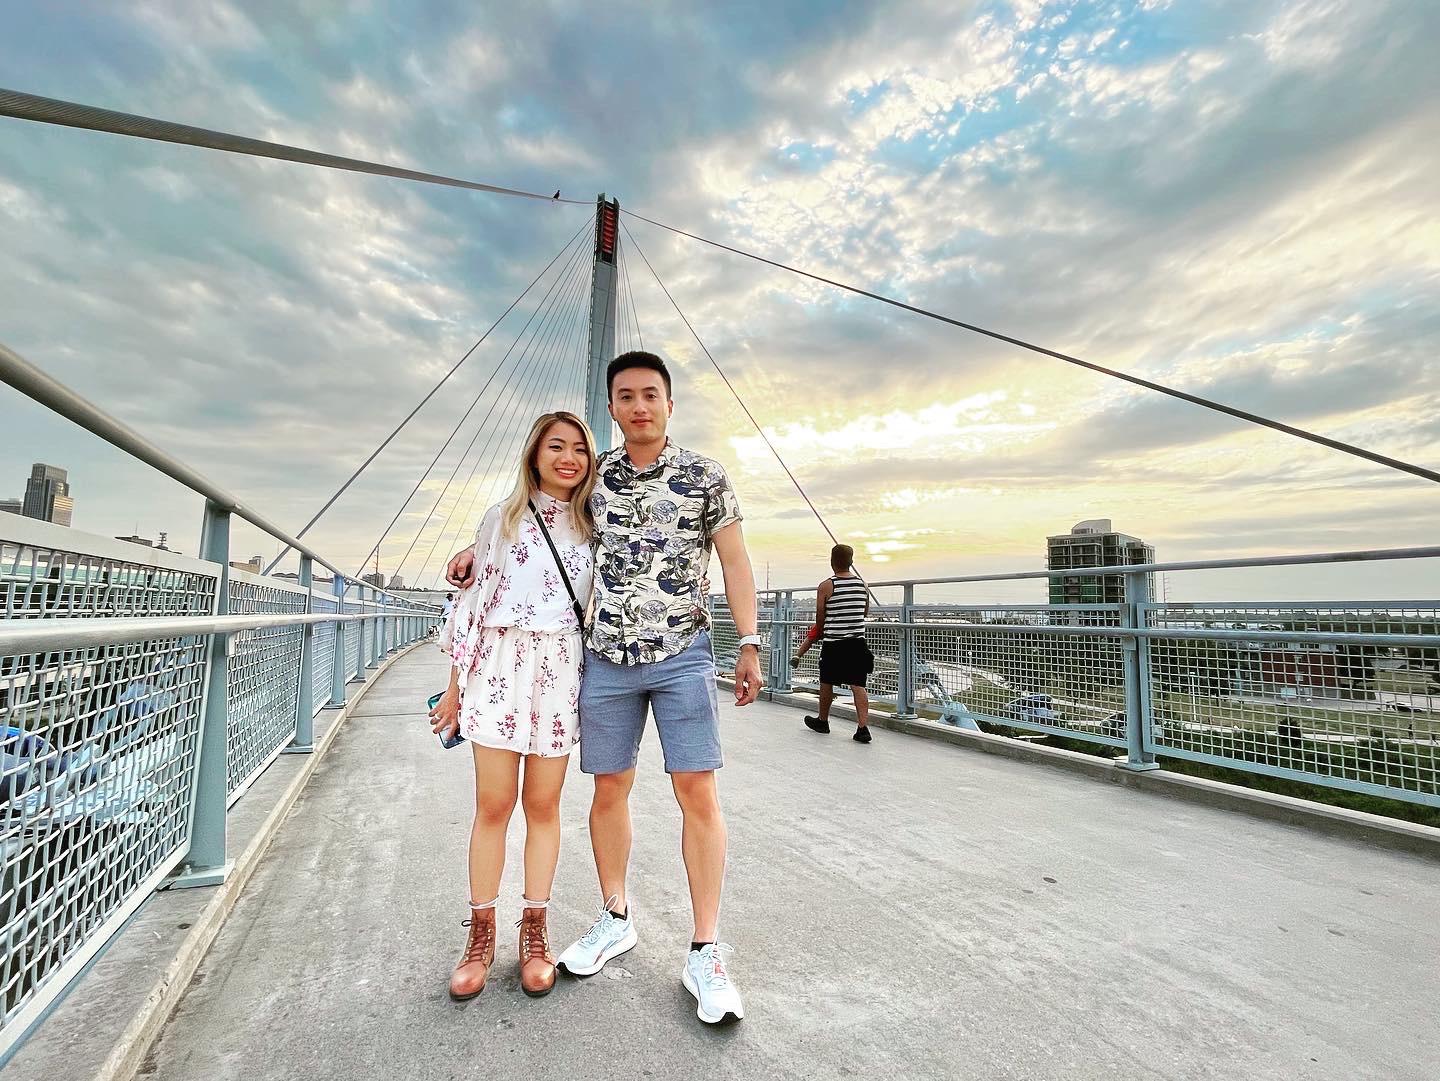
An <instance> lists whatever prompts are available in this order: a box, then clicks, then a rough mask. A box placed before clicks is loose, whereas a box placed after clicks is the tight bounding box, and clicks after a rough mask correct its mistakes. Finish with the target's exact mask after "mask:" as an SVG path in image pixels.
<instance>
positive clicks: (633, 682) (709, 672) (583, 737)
mask: <svg viewBox="0 0 1440 1081" xmlns="http://www.w3.org/2000/svg"><path fill="white" fill-rule="evenodd" d="M647 711H648V712H651V713H653V714H654V715H655V728H656V730H657V731H658V732H659V733H660V747H661V749H662V750H663V751H664V752H665V772H666V773H698V772H701V771H704V770H712V769H719V768H720V767H721V766H722V765H724V761H723V759H722V758H721V755H720V702H719V698H718V696H717V695H716V693H715V654H714V652H713V651H712V650H711V648H710V634H709V632H707V631H701V632H700V634H698V635H697V636H696V637H695V641H693V642H692V643H690V645H689V646H688V647H686V648H685V649H684V650H682V651H681V652H679V653H677V654H675V656H673V657H666V658H665V659H664V660H663V661H654V662H652V663H650V664H615V663H614V662H613V661H609V660H606V659H605V658H604V657H601V656H599V655H598V654H596V653H593V652H591V651H590V650H586V651H585V674H584V675H583V676H581V678H580V768H581V769H582V770H583V771H585V772H586V773H624V772H625V771H626V770H629V769H634V768H635V763H636V761H637V759H638V758H639V755H640V737H641V736H642V735H644V734H645V714H646V712H647Z"/></svg>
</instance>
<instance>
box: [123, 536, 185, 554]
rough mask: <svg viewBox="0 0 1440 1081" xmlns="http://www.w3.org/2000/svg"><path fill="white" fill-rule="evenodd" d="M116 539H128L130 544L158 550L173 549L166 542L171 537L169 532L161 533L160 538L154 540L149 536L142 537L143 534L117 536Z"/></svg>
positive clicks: (166, 550)
mask: <svg viewBox="0 0 1440 1081" xmlns="http://www.w3.org/2000/svg"><path fill="white" fill-rule="evenodd" d="M115 539H116V540H122V541H126V542H128V543H130V544H139V545H143V546H144V547H146V548H154V549H155V550H156V551H157V552H168V551H170V550H171V549H170V548H169V547H168V545H167V544H166V542H167V541H168V540H169V539H170V538H169V534H167V533H161V534H160V539H159V540H158V541H153V540H151V539H150V538H149V537H141V536H133V537H116V538H115Z"/></svg>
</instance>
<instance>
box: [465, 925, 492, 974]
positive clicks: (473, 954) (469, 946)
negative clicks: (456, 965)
mask: <svg viewBox="0 0 1440 1081" xmlns="http://www.w3.org/2000/svg"><path fill="white" fill-rule="evenodd" d="M460 926H461V927H468V928H470V939H469V941H467V942H466V943H465V960H464V962H463V963H465V964H468V963H469V962H471V961H483V960H485V955H486V954H487V953H489V952H490V948H491V947H492V946H493V945H494V943H495V924H494V922H493V921H491V920H477V919H475V918H473V917H472V918H470V919H468V920H461V921H460Z"/></svg>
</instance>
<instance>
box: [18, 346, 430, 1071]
mask: <svg viewBox="0 0 1440 1081" xmlns="http://www.w3.org/2000/svg"><path fill="white" fill-rule="evenodd" d="M0 379H3V380H4V381H6V382H8V383H10V384H11V385H12V386H15V387H17V389H20V390H21V391H22V392H23V393H26V394H28V395H29V396H30V397H32V398H34V399H35V400H36V401H39V402H40V403H41V404H43V405H46V406H48V407H50V408H51V409H52V410H54V411H55V412H58V413H60V414H61V415H62V416H65V417H67V418H69V419H71V420H73V421H75V422H76V423H78V424H80V425H82V426H83V427H86V428H87V429H89V430H90V431H92V432H95V433H96V434H99V435H100V436H101V437H102V438H105V439H107V440H108V441H109V442H111V443H112V444H114V445H115V446H117V447H119V448H120V449H122V450H125V451H127V452H128V453H130V454H132V455H133V456H135V457H137V458H139V459H140V460H141V461H144V462H146V463H147V464H149V465H151V466H152V467H154V468H155V469H156V470H158V471H159V472H162V473H164V474H166V475H168V476H171V477H173V478H175V479H177V480H180V481H181V483H183V484H186V485H187V486H188V487H190V488H191V489H192V490H194V491H196V492H198V493H200V494H202V495H203V496H205V517H204V529H203V533H202V540H201V547H202V552H201V558H198V559H197V558H190V557H186V556H180V555H176V554H174V553H169V552H162V551H158V550H156V549H151V548H145V547H143V546H140V545H135V544H130V543H127V542H124V541H117V540H112V539H110V538H106V537H96V536H91V535H89V534H85V533H81V532H79V531H77V530H73V529H68V528H64V527H60V526H56V525H52V524H50V523H46V522H39V521H35V520H32V519H29V518H23V517H20V516H18V515H13V514H0V603H3V608H4V618H3V620H0V721H3V726H0V728H3V730H0V1063H3V1062H4V1061H5V1059H6V1058H7V1057H8V1055H9V1054H10V1053H11V1052H12V1051H13V1049H14V1047H15V1046H16V1044H17V1043H18V1041H19V1040H20V1039H21V1038H23V1036H24V1035H25V1033H26V1032H27V1031H28V1030H29V1029H30V1028H31V1027H33V1025H34V1024H35V1023H36V1022H37V1021H38V1019H39V1018H40V1017H41V1016H43V1014H44V1012H45V1011H46V1009H47V1008H48V1007H49V1005H50V1003H51V1002H53V1001H54V999H55V998H56V997H57V996H58V995H59V994H61V993H62V992H63V990H64V988H65V986H66V985H67V984H68V983H69V982H70V981H71V980H72V979H73V978H75V976H76V975H78V973H79V972H80V971H81V970H82V969H83V968H84V966H85V965H86V964H87V963H88V962H89V961H90V959H91V958H92V957H94V956H95V954H96V953H97V952H98V951H99V949H100V948H101V947H102V946H103V945H104V944H105V942H106V941H107V940H108V939H109V938H110V937H111V936H112V935H113V934H114V933H115V932H116V931H117V930H118V929H119V928H120V927H121V926H123V924H124V923H125V921H126V920H128V919H129V918H130V916H131V915H132V914H133V913H134V911H135V910H136V909H137V908H138V907H139V906H140V905H141V904H142V903H143V902H144V901H145V899H146V898H147V897H149V896H150V894H151V893H152V892H153V891H154V890H156V889H159V888H164V887H184V886H203V885H211V884H215V883H218V882H221V881H223V880H224V877H225V875H226V873H227V870H228V868H229V862H228V859H227V851H226V813H227V810H228V808H229V807H230V805H231V804H233V803H234V802H235V801H236V800H238V799H240V798H241V797H242V796H243V794H244V793H245V791H246V789H247V788H248V787H249V786H250V785H251V784H252V783H253V782H254V780H255V779H256V778H257V777H258V776H260V774H261V773H262V772H263V771H264V770H265V768H266V767H267V766H269V765H270V763H271V762H273V761H274V760H275V758H276V757H277V756H278V755H280V754H282V753H286V752H302V753H303V752H307V751H311V750H313V749H314V718H315V716H316V714H317V713H318V712H319V711H320V710H321V709H322V708H324V707H325V706H327V705H329V706H343V705H344V703H345V700H346V684H347V683H349V682H350V681H351V680H354V679H364V678H365V671H366V669H369V668H375V667H377V666H378V665H379V664H380V663H381V661H382V660H383V659H384V658H385V657H386V656H387V655H389V654H391V653H393V652H394V651H395V650H397V649H399V648H401V647H404V646H407V645H409V644H411V643H413V642H416V641H418V640H420V639H421V638H423V637H425V636H428V635H429V634H430V633H431V631H432V630H433V629H434V628H435V626H436V625H437V623H438V622H439V615H440V612H439V609H438V608H436V607H435V606H433V605H428V604H420V603H415V602H413V601H412V600H410V599H408V598H405V597H403V596H397V595H390V594H386V593H385V592H384V591H382V590H377V589H374V588H372V587H370V586H368V585H365V584H363V583H360V582H356V581H355V580H354V579H351V578H349V577H347V576H346V575H344V574H343V573H341V572H340V571H339V570H338V568H336V567H335V566H334V565H333V564H331V563H329V562H327V561H325V560H324V559H323V558H322V557H320V556H319V555H318V554H317V553H315V552H313V551H311V550H310V549H309V548H308V547H306V546H305V545H304V544H303V543H302V542H300V541H298V540H296V539H294V538H291V537H289V536H287V535H285V534H284V533H282V532H281V531H280V530H278V529H276V528H275V527H273V526H271V525H270V524H269V523H268V522H267V521H266V520H265V519H264V518H262V517H260V516H259V515H258V514H257V513H255V512H254V511H253V510H251V509H249V508H248V507H245V506H243V505H242V504H240V502H239V501H238V500H236V499H235V497H233V496H231V495H229V494H228V493H226V492H225V491H223V490H222V489H220V488H219V487H217V486H216V485H214V484H212V483H211V482H209V481H208V480H206V479H205V478H204V477H202V476H201V475H200V474H198V473H197V472H195V471H194V470H192V469H190V468H189V467H188V466H185V465H183V464H182V463H179V462H177V461H175V460H174V459H171V458H169V457H168V456H167V455H165V454H164V452H162V451H160V450H159V449H158V448H156V447H154V446H153V445H152V444H150V443H148V442H146V441H145V440H144V439H143V438H141V437H140V436H139V435H138V434H136V433H135V432H133V431H131V430H130V429H128V428H126V427H124V426H123V425H121V424H119V422H117V421H115V420H113V418H110V417H108V416H106V415H105V414H104V413H103V412H101V411H100V410H99V409H97V408H96V407H95V406H93V405H91V404H89V403H88V402H85V401H84V400H83V399H80V398H79V397H78V396H76V395H74V394H73V393H72V392H70V391H69V390H68V389H66V388H64V387H62V386H60V385H59V384H57V383H55V382H54V381H53V380H50V379H49V378H48V377H47V376H45V375H44V374H43V373H41V372H39V371H38V370H37V369H34V368H33V367H32V366H30V365H28V364H27V363H26V362H25V361H23V360H21V359H20V358H18V357H16V356H15V354H13V353H11V352H9V351H8V350H6V349H5V348H4V347H3V346H0ZM232 514H233V515H236V516H240V517H243V518H245V519H246V520H248V521H250V522H252V523H253V524H255V525H257V526H258V527H260V528H261V529H262V530H264V531H265V532H267V533H269V534H270V535H271V536H273V537H275V538H276V539H277V540H280V541H282V542H284V543H287V544H289V545H290V546H291V547H292V548H295V549H296V550H297V551H298V552H299V559H300V571H299V575H298V578H293V579H286V578H269V577H261V576H259V575H254V574H250V573H248V572H245V571H239V570H235V569H233V568H231V567H230V565H229V527H230V519H231V516H232ZM317 564H318V565H322V566H325V567H328V568H329V569H330V570H331V571H332V573H333V574H334V578H333V579H332V580H331V581H330V582H328V583H327V582H320V583H315V582H314V581H313V568H314V567H315V566H316V565H317Z"/></svg>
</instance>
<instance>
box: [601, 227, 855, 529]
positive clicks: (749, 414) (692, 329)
mask: <svg viewBox="0 0 1440 1081" xmlns="http://www.w3.org/2000/svg"><path fill="white" fill-rule="evenodd" d="M637 217H638V215H637ZM621 224H622V225H624V222H621ZM624 228H625V235H626V236H628V237H630V243H631V244H634V245H635V251H636V253H637V254H638V255H639V256H640V258H641V259H642V260H644V262H645V266H646V267H647V268H648V269H649V271H650V274H651V276H652V277H653V278H654V279H655V284H656V285H658V286H660V288H661V290H662V291H663V292H664V293H665V298H666V299H667V300H669V301H670V304H671V305H672V306H673V307H674V309H675V314H677V315H678V316H680V318H681V319H682V320H683V321H684V323H685V328H686V329H687V330H688V331H690V336H691V337H692V338H694V339H695V342H696V344H697V345H699V346H700V350H701V352H703V353H704V354H705V359H707V360H708V361H710V365H711V367H713V368H714V369H715V371H716V372H718V373H719V375H720V379H721V380H722V381H723V382H724V384H725V386H726V387H727V388H728V389H729V391H730V393H731V394H732V395H733V396H734V398H735V401H736V402H738V403H739V404H740V408H741V409H742V410H744V412H745V416H747V417H748V418H749V419H750V423H751V424H752V425H754V427H755V430H756V431H757V432H759V433H760V438H761V439H763V440H764V441H765V445H766V446H767V447H769V448H770V453H771V454H773V455H775V460H776V461H777V462H779V463H780V468H781V469H783V470H785V475H786V476H787V477H789V478H790V483H791V484H793V485H795V490H796V491H797V492H799V493H800V498H801V499H803V500H805V504H806V506H808V507H809V508H810V511H811V513H813V514H814V515H815V519H816V521H818V522H819V523H820V526H821V528H822V529H824V530H825V532H826V533H828V534H829V535H830V541H831V543H833V544H839V543H840V540H839V538H837V537H836V536H835V531H834V530H833V529H831V528H830V525H829V523H828V522H826V521H825V516H824V515H822V514H821V513H820V511H819V509H817V508H816V506H815V504H814V502H813V501H812V500H811V499H810V496H809V495H808V494H806V491H805V488H804V486H802V485H801V483H800V482H799V481H798V480H797V479H796V478H795V474H794V473H793V472H792V471H791V469H790V467H789V466H788V465H786V464H785V459H784V458H782V457H781V456H780V452H779V451H778V450H776V449H775V444H774V443H772V442H770V437H769V436H768V435H766V434H765V429H764V428H762V427H760V422H759V421H758V420H756V419H755V414H754V413H752V412H750V407H749V406H748V405H746V404H745V399H744V398H742V397H740V392H739V391H738V390H736V389H735V384H733V383H731V382H730V377H729V376H728V375H726V374H725V370H724V369H723V368H721V367H720V365H719V364H718V363H717V362H716V360H715V358H714V357H713V356H712V355H711V353H710V350H709V349H708V348H707V347H706V345H705V343H704V342H703V341H701V340H700V335H699V334H697V333H696V332H695V327H694V326H692V325H691V323H690V319H689V317H688V316H687V315H686V314H685V313H684V312H683V311H681V310H680V305H679V304H676V303H675V298H674V297H673V296H671V295H670V290H669V289H668V288H666V286H665V283H664V282H663V281H661V280H660V275H659V274H658V273H656V271H655V267H654V265H653V264H652V263H651V262H650V260H649V258H647V257H646V255H645V250H644V249H643V248H641V247H640V244H639V242H638V241H636V239H635V237H634V235H633V234H632V233H631V232H630V227H629V226H628V225H625V226H624Z"/></svg>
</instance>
